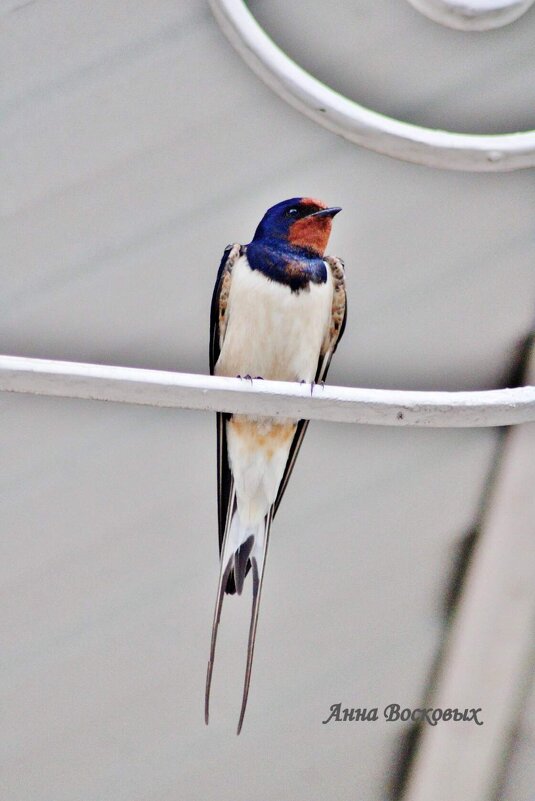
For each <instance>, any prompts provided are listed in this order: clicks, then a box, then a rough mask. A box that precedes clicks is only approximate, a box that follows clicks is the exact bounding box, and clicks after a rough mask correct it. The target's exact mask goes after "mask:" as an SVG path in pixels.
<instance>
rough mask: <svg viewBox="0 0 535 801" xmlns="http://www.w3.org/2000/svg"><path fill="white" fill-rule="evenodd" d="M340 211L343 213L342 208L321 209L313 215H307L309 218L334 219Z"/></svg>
mask: <svg viewBox="0 0 535 801" xmlns="http://www.w3.org/2000/svg"><path fill="white" fill-rule="evenodd" d="M339 211H342V209H341V207H340V206H331V208H329V209H320V210H319V211H314V212H312V214H307V217H334V216H335V215H336V214H338V212H339Z"/></svg>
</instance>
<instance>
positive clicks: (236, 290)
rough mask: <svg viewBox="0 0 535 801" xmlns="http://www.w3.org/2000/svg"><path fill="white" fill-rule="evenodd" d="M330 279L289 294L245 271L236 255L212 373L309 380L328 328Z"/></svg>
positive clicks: (243, 260) (243, 261) (254, 272)
mask: <svg viewBox="0 0 535 801" xmlns="http://www.w3.org/2000/svg"><path fill="white" fill-rule="evenodd" d="M332 298H333V284H332V275H331V271H330V269H329V268H327V281H326V283H324V284H313V283H312V282H311V283H310V284H309V289H304V290H302V291H300V292H292V291H291V290H290V288H289V287H288V286H285V285H283V284H279V283H278V282H276V281H271V280H270V279H269V278H267V277H266V276H264V275H263V274H262V273H261V272H259V271H258V270H251V268H250V267H249V263H248V262H247V257H246V256H242V257H241V258H240V259H239V260H238V261H237V262H236V264H235V265H234V267H233V270H232V283H231V287H230V294H229V303H228V307H227V315H228V316H227V329H226V332H225V337H224V341H223V347H222V348H221V353H220V356H219V359H218V362H217V364H216V367H215V373H216V375H227V376H236V375H242V376H243V375H251V376H252V377H253V378H255V377H256V376H261V377H262V378H266V379H272V380H275V381H313V380H314V377H315V374H316V368H317V365H318V360H319V356H320V350H321V344H322V342H323V338H324V336H325V333H326V331H327V328H328V326H329V325H330V319H331V309H332Z"/></svg>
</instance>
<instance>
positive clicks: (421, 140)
mask: <svg viewBox="0 0 535 801" xmlns="http://www.w3.org/2000/svg"><path fill="white" fill-rule="evenodd" d="M210 5H211V7H212V11H213V13H214V16H215V17H216V19H217V21H218V23H219V25H220V26H221V30H222V31H223V33H224V34H225V36H226V37H227V39H228V40H229V41H230V42H231V44H232V45H234V47H235V48H236V50H237V51H238V53H239V54H240V55H241V56H242V58H243V59H244V61H245V62H246V63H247V64H248V65H249V66H250V67H251V69H253V70H254V71H255V72H256V74H257V75H258V76H259V77H260V78H262V80H263V81H265V83H267V85H268V86H269V87H270V88H271V89H273V91H275V92H277V94H278V95H279V96H280V97H282V98H283V100H286V102H287V103H290V105H292V106H293V107H294V108H296V109H298V111H301V112H302V113H303V114H306V115H307V116H308V117H310V118H311V119H313V120H314V121H315V122H317V123H319V124H320V125H323V126H324V127H325V128H328V129H329V130H330V131H334V133H337V134H339V135H340V136H343V137H344V139H348V140H349V141H350V142H356V143H357V144H358V145H362V146H363V147H368V148H370V150H376V151H377V152H378V153H385V154H386V155H388V156H393V157H395V158H398V159H403V160H404V161H413V162H416V163H417V164H425V165H427V166H428V167H440V168H442V169H445V170H473V171H481V172H498V171H502V170H518V169H521V168H524V167H533V166H534V165H535V131H523V132H521V133H512V134H492V135H480V134H463V133H455V132H453V131H440V130H435V129H433V128H422V127H421V126H419V125H411V124H410V123H408V122H402V121H401V120H396V119H393V118H392V117H387V116H385V115H384V114H379V113H378V112H376V111H372V110H371V109H368V108H365V106H361V105H360V104H359V103H355V102H354V101H353V100H350V99H349V98H347V97H344V96H343V95H340V94H338V92H335V91H334V90H333V89H331V88H330V87H329V86H326V85H325V84H324V83H322V82H321V81H318V80H317V79H316V78H314V77H313V76H312V75H310V74H309V73H308V72H306V70H304V69H302V67H300V66H299V65H298V64H296V63H295V61H292V59H291V58H289V57H288V56H287V55H286V54H285V53H283V51H282V50H281V49H280V48H279V47H277V45H276V44H275V43H274V42H273V41H272V40H271V39H270V38H269V36H267V34H266V33H265V32H264V31H263V30H262V28H261V27H260V25H259V24H258V23H257V22H256V20H255V18H254V17H253V15H252V14H251V12H250V11H249V9H248V8H247V6H246V5H245V2H244V0H210Z"/></svg>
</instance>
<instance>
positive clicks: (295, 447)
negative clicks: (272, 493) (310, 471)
mask: <svg viewBox="0 0 535 801" xmlns="http://www.w3.org/2000/svg"><path fill="white" fill-rule="evenodd" d="M325 261H326V262H327V265H328V267H329V269H330V270H331V273H332V277H333V288H334V292H333V306H332V312H331V325H330V327H329V331H328V334H327V336H326V337H325V340H324V342H323V347H322V349H321V353H320V358H319V361H318V368H317V370H316V377H315V381H316V383H317V384H319V383H320V382H321V381H325V379H326V378H327V373H328V372H329V367H330V364H331V359H332V357H333V354H334V352H335V350H336V348H337V347H338V343H339V342H340V340H341V339H342V335H343V333H344V330H345V327H346V320H347V303H346V286H345V275H344V263H343V261H342V260H341V259H338V258H337V257H336V256H326V257H325ZM309 422H310V420H300V421H299V422H298V424H297V429H296V432H295V434H294V438H293V440H292V444H291V447H290V452H289V454H288V459H287V461H286V467H285V468H284V475H283V476H282V481H281V483H280V485H279V491H278V493H277V498H276V500H275V506H274V511H273V516H275V515H276V514H277V510H278V508H279V505H280V502H281V500H282V497H283V495H284V492H285V490H286V487H287V486H288V481H289V480H290V476H291V474H292V470H293V469H294V465H295V460H296V459H297V456H298V454H299V449H300V448H301V445H302V443H303V439H304V437H305V434H306V432H307V428H308V424H309Z"/></svg>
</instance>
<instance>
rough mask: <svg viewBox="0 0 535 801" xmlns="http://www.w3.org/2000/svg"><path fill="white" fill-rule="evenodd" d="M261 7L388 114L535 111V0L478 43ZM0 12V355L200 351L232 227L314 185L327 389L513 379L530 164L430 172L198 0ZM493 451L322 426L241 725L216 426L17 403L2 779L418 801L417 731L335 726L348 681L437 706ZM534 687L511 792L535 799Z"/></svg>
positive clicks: (494, 128)
mask: <svg viewBox="0 0 535 801" xmlns="http://www.w3.org/2000/svg"><path fill="white" fill-rule="evenodd" d="M249 7H250V8H251V10H252V11H253V12H254V14H255V16H256V18H257V19H258V21H259V22H260V23H261V24H262V25H263V26H264V28H265V30H266V31H267V32H268V33H269V34H270V35H271V36H272V37H273V39H274V40H275V41H276V42H277V43H278V44H279V45H280V46H281V47H282V48H283V49H284V50H285V51H286V52H287V53H288V54H289V55H290V56H291V57H292V58H294V59H295V60H297V61H298V63H300V64H301V65H302V66H304V67H305V68H306V69H308V70H310V71H311V72H312V73H313V74H314V75H315V76H316V77H318V78H320V79H321V80H323V81H324V82H326V83H327V84H328V85H330V86H332V87H333V88H335V89H337V90H339V91H340V92H343V93H344V94H346V95H347V96H349V97H352V98H354V99H357V100H359V101H360V102H363V103H364V104H366V105H368V106H369V107H371V108H373V109H375V110H377V111H381V112H383V113H386V114H389V115H393V116H396V117H398V118H401V119H403V120H406V121H409V122H414V123H417V124H420V125H426V126H430V127H443V128H447V129H450V130H458V131H471V132H479V133H494V132H509V131H511V132H512V131H517V130H526V129H529V128H535V59H534V57H533V41H534V37H535V12H534V11H533V10H532V11H531V12H529V13H528V14H527V15H526V16H525V17H522V18H521V19H520V20H518V21H517V22H515V23H514V24H512V25H510V26H508V27H506V28H502V29H500V30H496V31H492V32H488V33H483V34H467V33H461V32H456V31H452V30H447V29H446V28H442V27H441V26H439V25H437V24H435V23H433V22H431V21H429V20H427V19H425V18H424V17H423V16H422V15H421V14H419V13H418V12H417V11H415V10H414V9H413V8H412V7H411V6H410V5H409V4H408V3H406V2H404V1H403V2H402V0H359V2H355V0H331V2H329V3H325V2H321V0H302V1H301V2H298V3H287V2H283V0H264V2H260V0H258V1H256V0H255V1H254V2H251V3H250V4H249ZM0 14H1V17H2V26H1V30H0V50H1V52H2V54H3V55H2V61H3V67H2V79H1V114H0V138H1V152H2V166H1V171H2V172H1V185H2V193H1V194H2V197H1V203H2V223H1V225H2V236H1V242H2V244H1V248H2V263H3V265H4V266H3V291H2V293H1V307H2V308H1V315H0V341H1V351H2V352H3V353H5V354H11V355H21V356H33V357H41V358H51V359H66V360H74V361H81V362H97V363H103V364H117V365H126V366H137V367H147V368H158V369H167V370H179V371H184V372H195V373H206V372H207V370H208V336H209V332H208V320H209V305H210V298H211V292H212V287H213V283H214V280H215V274H216V271H217V267H218V264H219V260H220V258H221V254H222V251H223V248H224V247H225V245H226V244H227V243H228V242H231V241H238V242H248V241H249V240H250V239H251V237H252V235H253V232H254V229H255V227H256V225H257V223H258V221H259V219H260V218H261V217H262V215H263V213H264V211H265V210H266V209H267V207H268V206H271V205H273V204H274V203H276V202H278V201H280V200H282V199H284V198H287V197H292V196H296V195H307V196H313V197H319V198H321V199H323V200H325V201H326V202H327V203H329V204H331V205H340V206H342V207H343V213H342V214H340V215H339V216H338V217H337V218H336V221H335V223H334V230H333V235H332V237H331V242H330V247H329V250H330V252H331V253H333V254H336V255H340V256H341V257H342V258H343V259H344V260H345V263H346V270H347V283H348V292H349V316H348V323H347V328H346V333H345V337H344V339H343V341H342V344H341V345H340V348H339V350H338V353H337V357H336V359H335V360H334V362H333V365H332V368H331V372H330V375H329V381H330V382H331V383H333V384H345V385H352V386H369V387H387V388H400V389H448V390H465V389H490V388H494V387H502V386H507V385H511V384H512V383H514V378H515V370H516V368H517V365H518V359H519V353H520V352H521V347H522V344H523V343H524V342H525V339H526V337H527V335H528V334H529V332H530V330H531V324H532V320H533V311H534V305H533V303H534V297H535V274H534V267H533V265H534V263H535V237H534V235H533V212H534V201H535V182H534V180H533V172H532V171H531V170H523V171H520V172H515V173H509V174H471V173H456V172H447V171H439V170H432V169H428V168H425V167H420V166H416V165H411V164H407V163H402V162H399V161H395V160H392V159H390V158H387V157H385V156H381V155H377V154H375V153H372V152H369V151H366V150H364V149H362V148H358V147H356V146H355V145H352V144H351V143H349V142H346V141H344V140H342V139H341V138H339V137H337V136H335V135H334V134H332V133H330V132H328V131H327V130H324V129H323V128H320V127H319V126H318V125H316V124H315V123H314V122H312V121H310V120H309V119H307V118H305V117H304V116H302V115H301V114H300V113H299V112H297V111H295V110H293V109H292V108H290V107H289V106H288V105H287V104H286V103H285V102H284V101H283V100H281V99H280V98H279V97H277V96H276V95H275V94H274V93H273V92H272V91H271V90H270V89H268V88H267V87H266V86H265V85H264V84H263V83H262V82H261V81H260V80H259V79H258V78H257V77H256V76H255V75H254V74H253V73H252V72H251V71H250V69H249V68H248V67H247V66H246V65H245V64H244V63H243V62H242V60H241V59H240V57H239V56H238V55H237V54H236V53H235V52H234V50H233V49H232V47H231V46H230V44H229V43H228V41H227V40H226V39H225V37H224V36H223V34H222V33H221V31H220V29H219V27H218V25H217V23H216V22H215V20H214V18H213V16H212V14H211V12H210V9H209V6H208V4H207V2H205V1H204V0H191V2H176V0H147V1H146V2H142V0H115V2H113V3H110V2H105V0H92V2H90V3H89V2H84V0H68V1H67V0H33V2H20V1H19V0H3V2H1V3H0ZM501 441H502V435H501V432H500V431H497V430H494V429H477V430H476V429H473V430H472V429H466V430H463V429H459V430H456V429H450V430H445V429H443V430H416V429H415V430H411V429H399V430H398V429H396V430H394V429H390V428H379V427H365V426H362V427H359V426H347V425H335V424H326V423H313V424H312V425H311V426H310V429H309V433H308V435H307V438H306V441H305V444H304V447H303V449H302V452H301V456H300V459H299V462H298V465H297V468H296V470H295V472H294V475H293V477H292V481H291V483H290V487H289V490H288V492H287V494H286V496H285V500H284V504H283V505H282V507H281V510H280V512H279V515H278V517H277V521H276V524H275V526H274V530H273V537H272V541H271V548H270V557H269V562H268V568H267V574H266V582H265V586H264V595H263V606H262V612H261V619H260V625H259V633H258V640H257V648H256V657H255V666H254V672H253V681H252V689H251V696H250V700H249V707H248V712H247V716H246V719H245V725H244V730H243V733H242V735H241V736H240V737H239V738H237V737H236V736H235V726H236V722H237V716H238V712H239V703H240V697H241V685H242V680H243V668H244V657H245V645H246V635H247V625H248V624H247V617H248V611H249V609H248V606H249V604H248V600H245V599H236V598H230V599H228V600H227V603H226V605H225V609H224V614H223V620H222V627H221V631H220V640H219V649H218V658H217V663H216V669H215V673H214V685H213V694H212V714H211V722H210V726H209V727H208V728H206V727H205V725H204V721H203V695H204V680H205V669H206V660H207V657H208V646H209V636H210V627H211V617H212V610H213V603H214V599H215V591H216V585H217V575H218V554H217V526H216V477H215V420H214V419H213V416H212V415H210V414H206V413H200V412H199V413H194V412H189V411H182V410H164V409H156V408H135V407H126V406H121V405H112V404H110V405H106V404H99V403H94V402H90V401H74V400H60V399H53V398H39V397H25V396H15V395H11V396H7V395H5V394H4V395H2V396H1V397H0V443H1V444H0V447H1V452H2V467H1V476H0V493H1V504H0V522H1V530H2V533H3V536H2V544H1V551H2V559H1V567H0V580H1V592H2V611H1V612H0V620H1V639H2V643H3V647H2V652H3V654H2V663H3V666H2V679H1V689H0V692H1V697H2V700H1V707H2V720H3V722H2V737H1V741H2V742H1V749H2V764H3V768H2V776H3V784H4V788H5V789H4V791H3V796H4V797H5V798H6V799H9V800H10V801H79V800H80V799H95V801H105V800H106V801H107V799H114V801H122V799H124V801H126V800H127V799H129V800H130V799H134V798H135V799H136V801H138V800H139V801H141V799H146V801H149V799H150V800H151V801H156V800H157V801H164V800H165V801H167V800H168V799H169V801H171V799H177V798H180V799H183V801H196V800H197V799H199V798H206V799H212V798H213V799H218V801H226V799H229V801H230V799H232V801H249V799H253V798H254V799H256V800H257V801H272V800H273V801H274V799H280V798H291V799H300V800H301V799H302V801H305V799H306V801H313V800H314V799H318V800H319V799H324V798H326V797H327V798H340V799H350V798H356V799H359V801H379V800H380V799H386V798H395V797H400V793H402V792H403V782H404V777H405V776H406V774H407V770H408V766H409V765H410V761H411V758H412V756H413V752H414V744H415V742H416V740H415V735H414V731H413V728H412V727H411V724H410V723H406V724H401V723H399V724H387V723H385V722H384V720H380V721H379V722H377V723H368V724H356V723H353V724H348V723H346V724H341V723H340V724H330V725H326V726H324V725H322V723H321V721H322V720H324V719H325V718H326V717H327V716H328V711H329V708H330V706H331V705H332V704H333V703H337V702H341V703H342V706H347V707H367V708H370V707H376V706H377V707H379V711H380V712H381V711H382V709H383V708H384V707H385V706H386V705H388V704H389V703H392V702H396V703H399V704H401V706H409V707H413V708H414V707H419V706H422V705H425V703H426V699H427V698H428V694H429V691H430V688H431V687H432V685H433V670H434V667H435V666H436V664H437V659H438V658H439V656H440V650H441V646H442V645H443V643H444V637H445V632H446V630H447V620H448V611H451V606H452V604H453V603H454V596H455V593H454V592H453V590H452V588H455V587H457V586H458V585H459V583H460V582H461V577H462V567H463V564H464V562H463V560H464V558H465V556H466V554H467V553H468V552H469V550H470V546H471V544H472V543H473V542H474V541H475V540H476V539H477V532H478V531H479V524H480V520H481V514H482V510H483V509H484V506H485V499H486V497H487V496H486V492H487V488H488V486H489V478H490V477H491V475H492V474H493V470H494V469H495V465H496V459H497V456H498V454H499V452H500V445H501ZM522 686H523V687H524V689H523V691H522V692H523V699H524V700H523V701H522V703H521V704H519V708H518V710H517V713H515V718H514V730H513V731H512V734H513V735H514V736H513V737H512V739H510V741H509V742H508V746H507V749H505V750H503V753H502V759H501V761H500V764H499V765H498V764H497V765H496V782H495V796H494V797H495V798H497V799H500V801H501V800H502V799H503V801H529V799H530V798H532V797H533V795H534V794H535V762H534V759H533V753H534V747H535V697H534V695H533V690H532V691H531V695H530V694H529V682H524V683H523V685H522ZM452 704H453V705H454V702H453V701H452ZM473 706H476V707H477V706H479V703H478V701H477V699H476V698H474V702H473ZM479 731H480V732H481V733H482V734H481V736H483V732H484V727H482V728H481V729H480V730H479ZM416 747H417V743H416ZM452 769H453V768H452ZM430 801H433V800H432V799H430ZM452 801H453V799H452ZM455 801H457V799H455ZM459 801H460V799H459Z"/></svg>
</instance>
